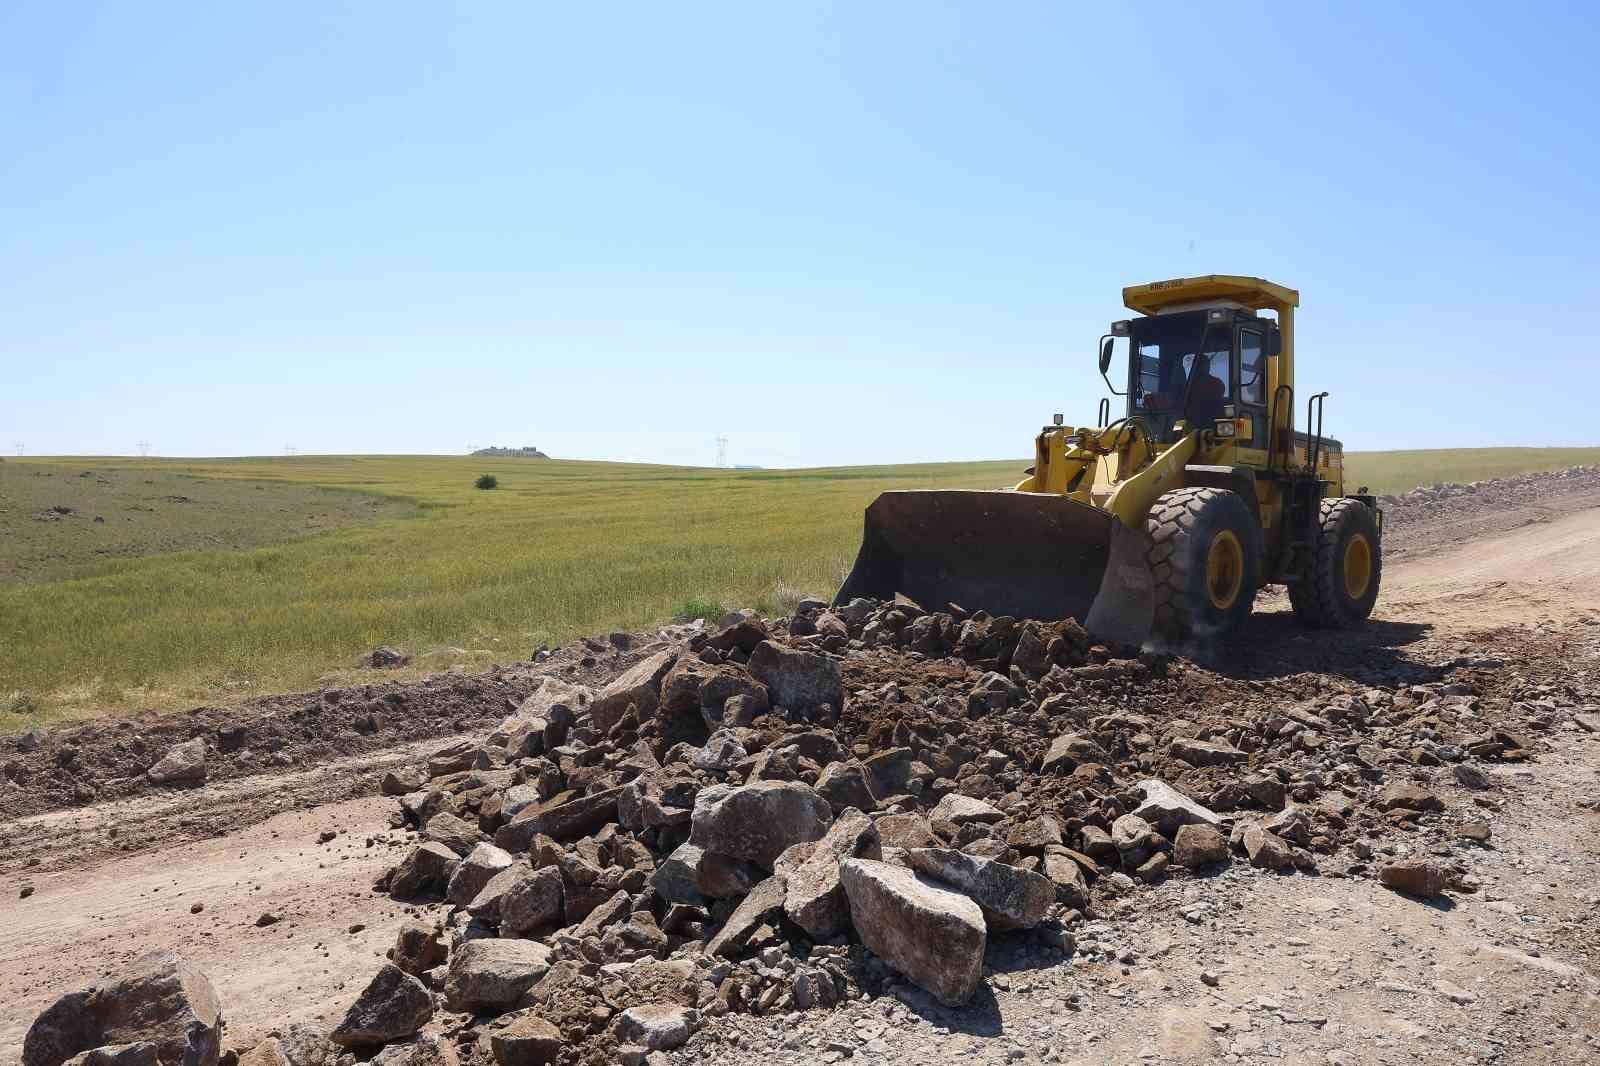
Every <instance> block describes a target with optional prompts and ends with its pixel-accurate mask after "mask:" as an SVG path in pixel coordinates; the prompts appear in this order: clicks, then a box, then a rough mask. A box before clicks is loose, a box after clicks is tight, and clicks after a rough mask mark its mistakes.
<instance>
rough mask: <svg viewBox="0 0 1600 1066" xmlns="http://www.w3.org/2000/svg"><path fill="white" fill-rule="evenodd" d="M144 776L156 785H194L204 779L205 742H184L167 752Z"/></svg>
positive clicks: (197, 740) (195, 739)
mask: <svg viewBox="0 0 1600 1066" xmlns="http://www.w3.org/2000/svg"><path fill="white" fill-rule="evenodd" d="M145 776H147V777H149V778H150V780H152V781H154V782H155V783H156V784H158V785H196V784H199V783H200V782H202V781H204V780H205V779H206V742H205V738H203V737H195V738H194V739H193V740H186V741H184V742H183V743H182V744H179V745H176V746H175V747H173V748H171V749H170V750H168V752H167V753H166V754H165V755H163V756H162V757H161V759H160V761H158V762H157V763H156V764H155V765H154V766H152V767H150V769H148V770H146V771H145Z"/></svg>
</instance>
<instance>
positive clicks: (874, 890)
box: [839, 859, 987, 1006]
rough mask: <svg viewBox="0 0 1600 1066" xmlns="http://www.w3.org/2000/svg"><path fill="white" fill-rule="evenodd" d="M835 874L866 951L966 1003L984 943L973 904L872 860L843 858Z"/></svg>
mask: <svg viewBox="0 0 1600 1066" xmlns="http://www.w3.org/2000/svg"><path fill="white" fill-rule="evenodd" d="M839 871H840V877H841V879H842V881H843V882H844V889H845V896H846V897H847V898H848V899H849V901H850V918H851V922H852V924H853V925H854V926H855V930H856V933H857V935H859V936H860V937H861V941H862V943H864V944H865V945H866V946H867V948H868V949H869V950H870V951H872V952H873V953H874V954H876V955H877V956H878V957H880V958H882V959H883V960H884V961H885V962H887V963H888V964H889V965H890V966H892V967H894V968H895V969H896V970H898V971H899V972H900V973H902V974H904V975H905V976H906V977H908V978H910V979H911V980H912V981H915V982H916V983H917V984H918V985H921V986H922V987H923V988H925V989H927V990H928V991H929V992H931V993H932V994H933V995H934V997H935V998H937V999H938V1000H940V1001H941V1002H943V1003H945V1004H947V1005H949V1006H960V1005H961V1004H963V1003H965V1002H966V1001H967V1000H969V999H971V998H972V994H973V992H975V991H976V990H977V987H978V981H979V980H980V978H981V977H982V976H983V951H984V946H985V944H986V941H987V933H986V930H985V927H984V921H983V912H982V911H981V910H979V909H978V905H977V904H976V903H974V902H973V901H972V900H970V899H968V898H967V897H966V896H963V895H962V894H961V893H959V892H952V891H950V890H949V889H947V888H943V887H941V886H939V885H938V884H937V883H935V882H933V881H931V880H929V879H927V878H924V877H920V876H918V875H917V874H915V873H913V872H912V871H910V870H907V869H904V868H903V867H899V866H890V865H889V864H888V863H883V862H874V861H872V860H871V859H846V860H845V861H844V862H842V863H841V864H840V867H839Z"/></svg>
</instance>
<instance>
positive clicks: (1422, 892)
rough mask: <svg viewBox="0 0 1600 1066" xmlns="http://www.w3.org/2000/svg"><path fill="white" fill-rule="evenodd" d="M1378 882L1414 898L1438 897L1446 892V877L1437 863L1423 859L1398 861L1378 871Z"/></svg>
mask: <svg viewBox="0 0 1600 1066" xmlns="http://www.w3.org/2000/svg"><path fill="white" fill-rule="evenodd" d="M1378 880H1379V881H1381V882H1383V884H1384V885H1386V886H1387V887H1389V888H1392V889H1395V890H1396V891H1398V892H1405V893H1408V894H1410V895H1413V896H1437V895H1440V894H1441V893H1443V892H1444V889H1445V884H1446V877H1445V873H1444V871H1443V870H1442V869H1440V868H1439V865H1438V864H1437V863H1435V862H1432V861H1431V860H1429V859H1423V858H1410V859H1396V860H1395V861H1394V862H1391V863H1386V864H1385V865H1384V867H1383V868H1382V869H1381V870H1379V871H1378Z"/></svg>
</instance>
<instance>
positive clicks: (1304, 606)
mask: <svg viewBox="0 0 1600 1066" xmlns="http://www.w3.org/2000/svg"><path fill="white" fill-rule="evenodd" d="M1319 520H1320V522H1319V529H1318V536H1317V541H1316V545H1315V547H1314V548H1313V551H1312V557H1311V563H1310V565H1309V566H1308V567H1307V572H1306V573H1305V574H1303V575H1302V576H1301V578H1300V580H1299V581H1295V582H1291V583H1290V585H1289V603H1290V604H1291V605H1292V606H1293V607H1294V615H1295V617H1296V618H1298V619H1299V620H1300V621H1301V622H1303V623H1304V624H1306V625H1309V626H1315V627H1317V628H1318V629H1350V628H1352V627H1354V626H1358V625H1360V624H1361V623H1362V622H1365V621H1366V620H1367V618H1368V617H1369V616H1370V615H1371V614H1372V606H1373V604H1375V603H1377V601H1378V582H1379V579H1380V578H1382V576H1383V540H1382V538H1381V537H1380V536H1379V533H1378V519H1377V517H1376V516H1375V515H1374V514H1373V513H1372V508H1370V507H1368V506H1367V505H1366V504H1364V503H1362V502H1361V501H1360V500H1352V499H1348V498H1345V497H1340V498H1339V499H1334V500H1323V501H1322V510H1321V513H1320V515H1319Z"/></svg>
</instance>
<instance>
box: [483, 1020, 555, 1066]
mask: <svg viewBox="0 0 1600 1066" xmlns="http://www.w3.org/2000/svg"><path fill="white" fill-rule="evenodd" d="M565 1046H566V1041H565V1040H563V1039H562V1037H561V1030H560V1029H557V1028H556V1027H555V1026H554V1025H551V1024H550V1023H549V1022H547V1021H545V1020H544V1019H543V1018H541V1017H539V1016H538V1015H537V1014H531V1013H530V1014H519V1015H518V1016H517V1017H516V1018H514V1019H512V1021H511V1024H510V1025H507V1026H505V1027H504V1028H503V1029H498V1030H496V1031H495V1032H492V1033H490V1034H489V1049H490V1050H491V1051H492V1052H493V1053H494V1060H495V1061H496V1062H498V1063H499V1064H500V1066H552V1064H553V1063H554V1062H555V1061H556V1058H557V1057H558V1056H559V1055H560V1054H561V1049H562V1048H563V1047H565Z"/></svg>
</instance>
